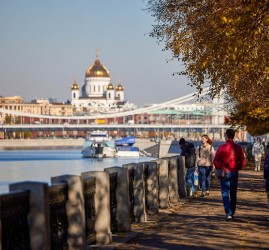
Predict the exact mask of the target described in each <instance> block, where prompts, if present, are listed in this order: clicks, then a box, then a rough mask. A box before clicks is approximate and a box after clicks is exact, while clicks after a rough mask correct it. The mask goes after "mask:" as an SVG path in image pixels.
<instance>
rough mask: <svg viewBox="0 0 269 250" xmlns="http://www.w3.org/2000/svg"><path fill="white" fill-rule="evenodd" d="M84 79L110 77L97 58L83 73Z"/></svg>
mask: <svg viewBox="0 0 269 250" xmlns="http://www.w3.org/2000/svg"><path fill="white" fill-rule="evenodd" d="M85 76H86V77H110V76H109V71H108V70H107V68H106V67H105V66H104V65H103V64H102V63H100V61H99V59H98V58H97V59H96V60H95V62H94V64H92V65H91V66H90V67H89V68H88V69H87V70H86V73H85Z"/></svg>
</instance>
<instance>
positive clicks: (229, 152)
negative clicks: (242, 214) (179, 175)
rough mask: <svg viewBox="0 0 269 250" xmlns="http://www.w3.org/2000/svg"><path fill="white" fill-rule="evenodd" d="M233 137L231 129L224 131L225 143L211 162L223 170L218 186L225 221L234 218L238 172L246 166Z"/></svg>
mask: <svg viewBox="0 0 269 250" xmlns="http://www.w3.org/2000/svg"><path fill="white" fill-rule="evenodd" d="M234 136H235V131H234V130H233V129H227V130H226V133H225V138H226V143H225V144H223V145H221V146H220V147H219V148H218V150H217V152H216V154H215V157H214V160H213V164H214V165H215V168H216V169H217V170H218V169H222V168H225V175H224V177H223V178H222V179H221V180H220V184H221V195H222V201H223V206H224V210H225V213H226V217H225V220H226V221H230V220H232V219H233V218H234V217H233V216H234V213H235V210H236V195H237V186H238V171H239V170H240V169H241V168H243V167H244V166H245V165H246V157H245V154H244V150H243V149H242V147H241V146H240V145H237V144H235V143H234V141H233V139H234Z"/></svg>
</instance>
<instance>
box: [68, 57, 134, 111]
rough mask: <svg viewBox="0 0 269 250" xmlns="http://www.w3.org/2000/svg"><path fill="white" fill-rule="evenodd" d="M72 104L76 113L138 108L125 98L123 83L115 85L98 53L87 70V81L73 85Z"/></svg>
mask: <svg viewBox="0 0 269 250" xmlns="http://www.w3.org/2000/svg"><path fill="white" fill-rule="evenodd" d="M71 104H72V106H73V108H74V112H75V113H87V114H91V113H93V114H94V113H113V112H120V111H127V110H133V109H136V108H137V107H136V105H134V104H133V103H129V101H127V100H125V96H124V89H123V86H122V85H121V84H118V85H117V86H114V85H113V84H112V82H111V78H110V74H109V71H108V70H107V68H106V67H105V66H104V65H103V64H102V63H101V62H100V60H99V58H98V55H96V59H95V62H94V63H93V64H92V65H91V66H90V67H89V68H88V69H87V70H86V73H85V83H84V85H83V86H82V88H81V93H80V88H79V85H78V84H77V83H76V81H75V82H74V83H73V84H72V87H71Z"/></svg>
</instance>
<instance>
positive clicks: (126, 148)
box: [115, 136, 140, 157]
mask: <svg viewBox="0 0 269 250" xmlns="http://www.w3.org/2000/svg"><path fill="white" fill-rule="evenodd" d="M115 144H116V146H117V153H116V155H115V156H116V157H139V156H140V153H139V148H138V147H134V146H133V145H134V144H135V137H134V136H129V137H125V138H121V139H118V140H116V141H115Z"/></svg>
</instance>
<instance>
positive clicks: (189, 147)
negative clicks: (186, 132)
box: [185, 142, 196, 168]
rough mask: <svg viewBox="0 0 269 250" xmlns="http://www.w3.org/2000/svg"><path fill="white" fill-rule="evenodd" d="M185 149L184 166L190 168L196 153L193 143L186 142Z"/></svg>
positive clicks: (193, 164) (192, 165)
mask: <svg viewBox="0 0 269 250" xmlns="http://www.w3.org/2000/svg"><path fill="white" fill-rule="evenodd" d="M185 146H186V151H185V166H186V168H191V167H194V166H195V162H196V154H195V148H194V145H193V143H191V142H186V144H185Z"/></svg>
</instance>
